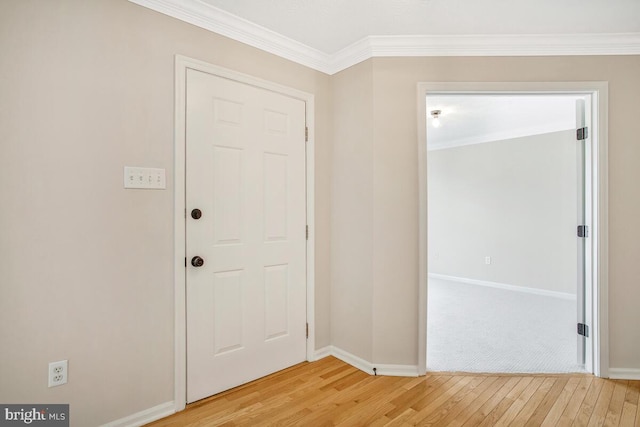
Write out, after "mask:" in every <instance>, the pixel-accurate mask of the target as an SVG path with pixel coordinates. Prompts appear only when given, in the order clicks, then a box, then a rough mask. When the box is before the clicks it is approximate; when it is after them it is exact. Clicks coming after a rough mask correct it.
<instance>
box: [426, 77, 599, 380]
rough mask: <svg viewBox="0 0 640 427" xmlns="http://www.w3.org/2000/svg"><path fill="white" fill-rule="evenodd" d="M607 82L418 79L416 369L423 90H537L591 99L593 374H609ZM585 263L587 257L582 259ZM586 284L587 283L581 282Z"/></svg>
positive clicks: (478, 91)
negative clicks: (582, 95) (475, 81)
mask: <svg viewBox="0 0 640 427" xmlns="http://www.w3.org/2000/svg"><path fill="white" fill-rule="evenodd" d="M608 87H609V85H608V82H496V83H473V82H420V83H418V86H417V89H418V90H417V103H418V104H417V124H418V141H417V143H418V189H419V204H418V215H419V216H418V233H419V235H418V254H419V255H418V260H419V267H418V268H419V270H418V273H419V275H418V280H419V281H418V355H417V358H418V371H419V373H420V374H421V375H424V374H425V373H426V371H427V286H428V266H427V250H428V244H427V222H428V220H427V212H428V210H427V146H426V139H427V132H426V125H427V120H426V117H427V111H426V110H427V108H426V96H427V94H436V93H443V92H445V93H461V94H481V93H484V94H486V93H538V94H585V95H586V94H588V95H591V103H592V117H593V118H592V126H593V133H592V136H593V143H592V150H591V162H590V165H589V166H590V168H591V189H592V194H591V197H592V200H591V205H592V212H591V214H592V217H591V219H592V223H591V226H592V227H591V231H592V234H591V236H592V237H591V248H592V256H591V265H590V270H591V271H590V273H591V278H592V280H591V284H590V285H591V286H590V288H591V291H592V300H593V305H592V310H591V311H592V316H593V317H592V322H593V324H592V325H591V331H592V334H593V340H592V343H593V350H592V352H593V366H592V368H593V374H594V375H596V376H598V377H604V378H607V377H608V376H609V314H608V295H609V290H608V277H609V274H608V259H609V257H608V256H609V247H608V236H609V229H608V210H609V206H608V205H609V204H608V158H607V151H608V141H607V134H608V129H607V127H608V117H607V114H608ZM587 265H589V262H588V260H587ZM587 286H589V284H587Z"/></svg>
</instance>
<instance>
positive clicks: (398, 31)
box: [129, 0, 640, 74]
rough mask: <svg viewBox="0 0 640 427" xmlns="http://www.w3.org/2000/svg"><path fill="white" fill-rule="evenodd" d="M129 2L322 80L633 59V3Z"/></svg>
mask: <svg viewBox="0 0 640 427" xmlns="http://www.w3.org/2000/svg"><path fill="white" fill-rule="evenodd" d="M129 1H130V2H132V3H136V4H138V5H140V6H144V7H147V8H149V9H152V10H155V11H157V12H160V13H164V14H166V15H169V16H172V17H174V18H177V19H180V20H182V21H185V22H188V23H190V24H193V25H196V26H198V27H201V28H205V29H207V30H210V31H213V32H215V33H218V34H221V35H223V36H226V37H229V38H231V39H233V40H237V41H239V42H242V43H245V44H248V45H250V46H253V47H256V48H258V49H262V50H264V51H266V52H270V53H272V54H274V55H278V56H280V57H282V58H285V59H288V60H291V61H294V62H297V63H299V64H302V65H304V66H307V67H310V68H313V69H315V70H318V71H322V72H324V73H327V74H334V73H337V72H339V71H342V70H344V69H346V68H349V67H351V66H352V65H355V64H357V63H359V62H362V61H364V60H367V59H369V58H372V57H384V56H394V57H398V56H540V55H639V54H640V0H535V1H533V0H129Z"/></svg>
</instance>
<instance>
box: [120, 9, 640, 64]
mask: <svg viewBox="0 0 640 427" xmlns="http://www.w3.org/2000/svg"><path fill="white" fill-rule="evenodd" d="M129 1H130V2H132V3H135V4H137V5H140V6H144V7H146V8H149V9H152V10H155V11H156V12H160V13H163V14H165V15H168V16H171V17H173V18H176V19H179V20H181V21H184V22H188V23H190V24H193V25H196V26H198V27H201V28H204V29H207V30H209V31H213V32H215V33H217V34H221V35H223V36H226V37H229V38H231V39H233V40H236V41H239V42H241V43H245V44H247V45H249V46H253V47H255V48H258V49H261V50H264V51H266V52H269V53H272V54H274V55H277V56H280V57H282V58H285V59H288V60H290V61H293V62H296V63H298V64H301V65H304V66H307V67H309V68H312V69H314V70H318V71H321V72H323V73H326V74H335V73H337V72H339V71H342V70H344V69H347V68H349V67H351V66H353V65H355V64H358V63H359V62H362V61H365V60H367V59H369V58H374V57H390V56H396V57H402V56H576V55H640V33H611V34H503V35H435V36H434V35H432V36H368V37H365V38H363V39H361V40H359V41H357V42H355V43H353V44H351V45H349V46H347V47H345V48H344V49H341V50H339V51H338V52H335V53H333V54H328V53H325V52H322V51H320V50H318V49H314V48H311V47H309V46H307V45H305V44H302V43H300V42H297V41H295V40H293V39H290V38H288V37H285V36H283V35H282V34H279V33H276V32H275V31H272V30H269V29H267V28H265V27H262V26H260V25H257V24H254V23H253V22H251V21H248V20H246V19H243V18H240V17H238V16H236V15H233V14H231V13H229V12H226V11H224V10H222V9H219V8H216V7H214V6H211V5H209V4H207V3H204V2H202V1H199V0H129Z"/></svg>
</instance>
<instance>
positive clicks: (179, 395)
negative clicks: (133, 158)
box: [174, 55, 315, 412]
mask: <svg viewBox="0 0 640 427" xmlns="http://www.w3.org/2000/svg"><path fill="white" fill-rule="evenodd" d="M187 69H193V70H197V71H202V72H205V73H209V74H213V75H215V76H219V77H223V78H226V79H229V80H234V81H236V82H239V83H245V84H249V85H252V86H255V87H259V88H262V89H266V90H270V91H273V92H277V93H280V94H282V95H285V96H288V97H291V98H295V99H299V100H301V101H303V102H304V103H305V118H306V126H307V127H308V129H309V137H308V142H307V143H306V144H307V146H306V191H307V201H306V210H307V225H308V226H309V238H308V240H307V246H306V249H307V265H306V268H307V275H306V280H307V323H308V324H309V336H308V338H307V360H311V359H312V356H313V354H314V353H315V322H314V319H315V316H314V271H315V269H314V268H315V262H314V261H315V252H314V247H315V244H314V243H315V238H314V230H315V228H314V155H313V153H314V147H315V144H314V95H313V94H310V93H306V92H302V91H299V90H297V89H293V88H290V87H286V86H282V85H280V84H277V83H273V82H269V81H267V80H262V79H259V78H257V77H253V76H250V75H247V74H242V73H239V72H236V71H233V70H229V69H226V68H222V67H218V66H216V65H212V64H209V63H206V62H203V61H199V60H197V59H192V58H188V57H186V56H181V55H176V57H175V99H174V102H175V135H174V160H175V162H174V239H175V240H174V307H175V311H174V409H175V411H176V412H177V411H181V410H183V409H184V408H185V407H186V402H187V341H186V337H187V335H186V332H187V329H186V327H187V318H186V315H187V313H186V268H185V259H186V234H185V231H186V204H185V194H186V188H185V172H186V168H185V166H186V164H185V162H186V153H185V149H186V138H185V133H186V115H185V111H186V105H187V104H186V83H187V79H186V76H187ZM300 232H301V233H303V232H304V230H300Z"/></svg>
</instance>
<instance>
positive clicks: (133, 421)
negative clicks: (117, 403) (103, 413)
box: [101, 401, 176, 427]
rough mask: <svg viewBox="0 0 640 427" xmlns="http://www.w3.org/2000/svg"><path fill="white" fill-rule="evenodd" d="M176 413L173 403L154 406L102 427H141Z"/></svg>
mask: <svg viewBox="0 0 640 427" xmlns="http://www.w3.org/2000/svg"><path fill="white" fill-rule="evenodd" d="M175 412H176V409H175V405H174V403H173V401H171V402H165V403H161V404H160V405H158V406H154V407H153V408H149V409H145V410H144V411H140V412H137V413H135V414H132V415H129V416H126V417H124V418H120V419H119V420H115V421H111V422H110V423H107V424H104V425H102V426H101V427H139V426H142V425H145V424H149V423H150V422H153V421H156V420H159V419H160V418H164V417H168V416H169V415H172V414H174V413H175Z"/></svg>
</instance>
